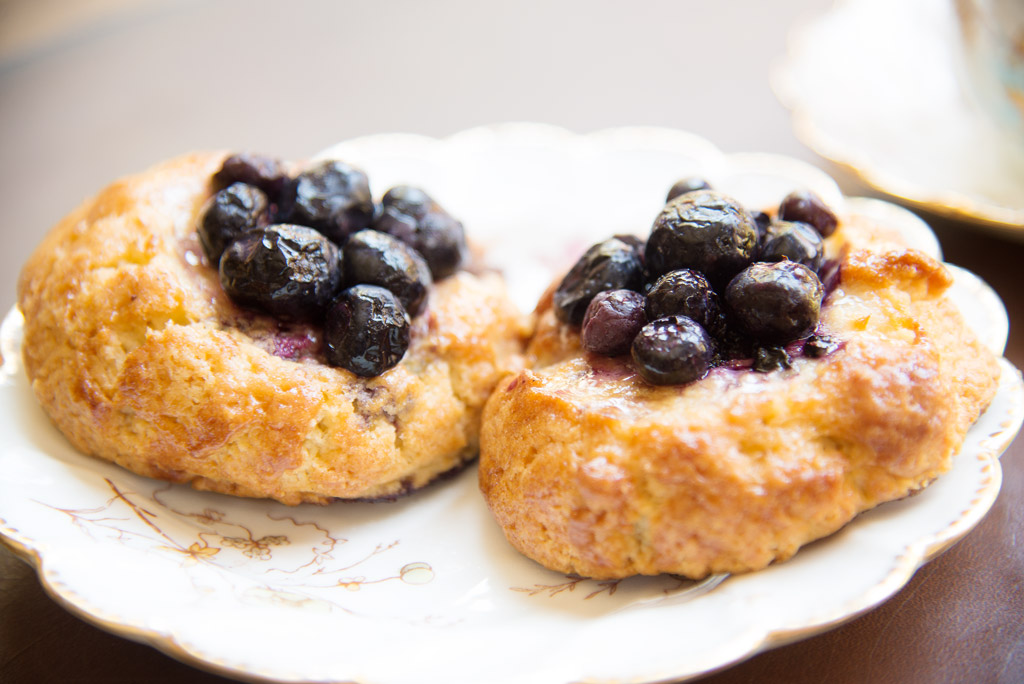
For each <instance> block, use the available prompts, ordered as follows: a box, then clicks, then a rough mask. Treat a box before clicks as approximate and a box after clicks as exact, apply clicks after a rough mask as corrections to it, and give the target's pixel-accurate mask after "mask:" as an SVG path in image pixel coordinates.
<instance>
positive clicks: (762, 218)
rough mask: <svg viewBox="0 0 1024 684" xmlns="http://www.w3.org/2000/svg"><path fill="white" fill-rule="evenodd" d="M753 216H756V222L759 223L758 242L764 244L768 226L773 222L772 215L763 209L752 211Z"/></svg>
mask: <svg viewBox="0 0 1024 684" xmlns="http://www.w3.org/2000/svg"><path fill="white" fill-rule="evenodd" d="M751 216H753V217H754V224H755V225H757V243H758V244H762V243H763V242H764V237H765V235H766V234H767V233H768V226H769V225H770V224H771V222H772V217H771V216H769V215H768V214H766V213H765V212H763V211H754V212H751Z"/></svg>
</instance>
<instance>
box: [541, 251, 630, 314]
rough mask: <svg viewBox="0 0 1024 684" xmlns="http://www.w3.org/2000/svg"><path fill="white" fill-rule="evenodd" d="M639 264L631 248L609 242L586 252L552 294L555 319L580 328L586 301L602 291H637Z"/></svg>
mask: <svg viewBox="0 0 1024 684" xmlns="http://www.w3.org/2000/svg"><path fill="white" fill-rule="evenodd" d="M641 287H643V264H642V263H641V261H640V257H639V255H638V254H637V252H636V250H634V249H633V247H632V246H630V245H629V244H627V243H626V242H623V241H622V240H619V239H618V238H609V239H608V240H605V241H604V242H599V243H597V244H596V245H593V246H592V247H591V248H590V249H588V250H587V251H586V252H585V253H584V254H583V256H582V257H580V259H579V261H577V262H576V264H575V265H574V266H573V267H572V269H571V270H570V271H569V273H567V274H566V276H565V278H563V279H562V282H561V283H560V284H559V285H558V289H557V290H555V296H554V306H555V316H556V317H557V318H558V320H560V321H562V322H563V323H569V324H570V325H580V324H581V323H582V322H583V316H584V314H585V313H586V312H587V306H588V305H589V304H590V300H591V299H593V298H594V296H595V295H596V294H597V293H598V292H604V291H605V290H639V289H640V288H641Z"/></svg>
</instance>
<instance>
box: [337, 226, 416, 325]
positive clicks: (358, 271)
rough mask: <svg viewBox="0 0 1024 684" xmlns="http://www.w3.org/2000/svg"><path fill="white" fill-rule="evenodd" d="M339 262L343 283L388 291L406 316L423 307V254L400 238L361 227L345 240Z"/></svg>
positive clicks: (414, 313)
mask: <svg viewBox="0 0 1024 684" xmlns="http://www.w3.org/2000/svg"><path fill="white" fill-rule="evenodd" d="M342 262H343V264H344V271H345V282H346V283H348V284H351V285H356V284H361V283H362V284H367V285H379V286H380V287H383V288H386V289H388V290H390V291H391V292H392V294H394V295H395V296H396V297H398V300H399V301H400V302H402V306H403V307H405V310H406V311H407V312H408V313H409V315H410V316H415V315H417V314H418V313H419V312H420V311H421V310H422V309H423V304H424V302H425V301H426V297H427V289H428V288H429V287H430V283H431V279H430V269H429V268H428V267H427V264H426V262H424V261H423V257H421V256H420V255H419V254H418V253H417V252H416V251H415V250H414V249H412V248H411V247H409V245H407V244H405V243H404V242H402V241H401V240H399V239H397V238H394V237H391V236H390V235H388V234H386V233H380V232H378V231H376V230H361V231H359V232H358V233H355V234H353V235H352V237H350V238H349V240H348V242H347V243H345V248H344V250H343V251H342Z"/></svg>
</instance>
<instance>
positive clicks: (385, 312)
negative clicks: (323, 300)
mask: <svg viewBox="0 0 1024 684" xmlns="http://www.w3.org/2000/svg"><path fill="white" fill-rule="evenodd" d="M409 328H410V324H409V315H408V314H407V313H406V312H405V309H404V307H402V303H401V302H400V301H398V298H397V297H395V295H394V294H392V293H391V292H390V291H389V290H386V289H384V288H383V287H378V286H376V285H355V286H353V287H350V288H348V289H347V290H344V291H342V293H341V294H340V295H338V298H337V299H335V300H334V302H333V303H332V304H331V306H330V308H329V309H328V310H327V316H326V321H325V323H324V341H325V342H326V350H327V362H328V363H330V364H331V365H333V366H339V367H341V368H344V369H346V370H349V371H351V372H353V373H355V374H356V375H358V376H360V377H364V378H369V377H374V376H377V375H380V374H381V373H383V372H384V371H386V370H387V369H389V368H391V367H393V366H395V365H396V364H398V362H399V361H401V360H402V357H403V356H405V352H406V350H407V349H408V348H409Z"/></svg>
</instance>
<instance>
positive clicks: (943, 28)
mask: <svg viewBox="0 0 1024 684" xmlns="http://www.w3.org/2000/svg"><path fill="white" fill-rule="evenodd" d="M953 4H954V3H953V2H952V0H901V1H900V2H892V0H837V2H836V3H835V6H834V7H833V8H832V9H831V10H830V11H829V12H827V13H826V14H824V15H823V16H821V17H818V18H817V19H815V20H814V21H811V22H809V23H808V24H807V25H805V26H803V27H801V28H800V29H798V30H796V31H794V32H793V35H792V36H791V37H790V40H789V43H788V51H787V55H786V57H785V58H784V59H783V60H782V61H781V62H780V63H779V65H778V66H777V68H776V69H775V70H774V72H773V74H772V75H773V78H772V82H773V83H772V84H773V86H774V88H775V92H776V94H777V95H778V97H779V99H780V100H781V101H782V102H783V104H785V105H786V106H787V107H789V108H790V109H791V110H792V112H793V123H794V127H795V130H796V133H797V135H798V136H799V137H800V138H801V139H802V140H803V141H804V142H805V143H806V144H807V145H808V146H809V147H811V148H812V149H813V150H815V151H816V152H818V153H819V154H821V155H822V156H823V157H825V158H827V159H830V160H832V161H834V162H836V163H837V164H840V165H843V166H845V167H847V168H848V169H849V170H851V171H852V172H853V173H855V174H857V175H858V176H860V177H861V178H862V179H863V180H864V181H865V182H866V183H868V184H869V185H871V186H872V187H874V188H875V189H877V190H879V191H881V192H883V193H885V194H887V195H889V196H890V197H894V198H897V199H899V200H900V201H902V202H906V203H910V204H913V205H915V206H917V207H920V208H923V209H927V210H928V211H931V212H933V213H936V214H939V215H945V216H949V217H951V218H955V219H958V220H960V221H965V222H967V223H970V224H974V225H979V226H985V227H987V228H991V229H995V230H997V231H999V232H1001V233H1002V234H1004V235H1007V236H1009V237H1013V238H1015V239H1024V144H1022V140H1021V138H1020V137H1019V136H1016V135H1015V134H1014V131H1013V130H1009V129H1007V130H1004V129H1000V128H997V127H996V126H995V125H994V124H993V123H992V122H991V121H990V120H989V119H988V118H987V117H986V116H985V115H984V113H983V112H981V111H980V109H979V108H978V107H977V106H976V104H975V103H974V102H973V101H972V100H971V98H970V97H969V96H968V95H966V94H965V92H964V89H963V88H962V87H961V83H960V81H959V80H958V79H959V78H960V74H961V73H962V71H963V69H961V66H960V62H959V54H958V45H959V42H960V41H959V36H958V35H957V26H956V20H955V17H954V8H953Z"/></svg>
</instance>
